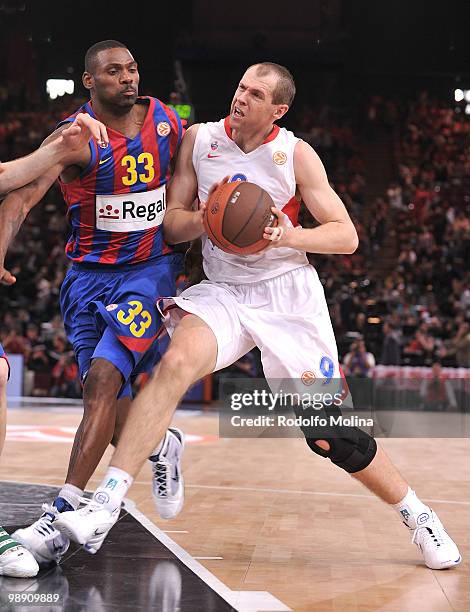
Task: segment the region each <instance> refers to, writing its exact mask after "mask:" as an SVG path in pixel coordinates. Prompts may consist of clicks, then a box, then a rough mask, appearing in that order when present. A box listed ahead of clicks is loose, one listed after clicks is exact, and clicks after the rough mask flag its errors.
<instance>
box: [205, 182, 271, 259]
mask: <svg viewBox="0 0 470 612" xmlns="http://www.w3.org/2000/svg"><path fill="white" fill-rule="evenodd" d="M206 206H207V208H206V212H205V215H204V227H205V230H206V232H207V235H208V236H209V238H210V239H211V241H212V242H213V243H214V244H215V245H216V246H218V247H219V249H222V250H223V251H225V252H226V253H232V254H235V255H251V254H253V253H258V252H259V251H262V250H263V249H265V248H266V247H267V246H268V245H269V240H266V239H265V238H263V233H264V228H265V227H268V226H269V227H275V226H276V225H277V218H276V216H275V215H273V213H272V212H271V207H272V206H274V202H273V200H272V198H271V196H270V195H269V193H268V192H267V191H265V190H264V189H262V188H261V187H259V185H255V184H254V183H247V182H245V181H243V182H240V181H238V182H236V183H223V184H222V185H220V186H219V187H218V189H216V190H215V191H214V193H213V194H212V195H211V196H210V198H209V199H208V200H207V204H206Z"/></svg>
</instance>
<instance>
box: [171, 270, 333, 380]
mask: <svg viewBox="0 0 470 612" xmlns="http://www.w3.org/2000/svg"><path fill="white" fill-rule="evenodd" d="M172 304H176V305H177V306H179V308H174V307H173V308H171V305H172ZM163 306H164V308H163V311H164V313H165V321H164V322H165V325H166V328H167V330H168V333H169V334H170V336H171V334H172V332H173V330H174V329H175V326H176V325H177V323H178V321H179V320H180V319H181V318H182V316H184V313H182V312H181V310H183V311H186V312H189V313H192V314H195V315H197V316H198V317H200V318H201V319H202V320H203V321H204V322H205V323H206V324H207V325H208V326H209V327H210V328H211V330H212V331H213V332H214V335H215V337H216V339H217V349H218V353H217V362H216V366H215V369H214V371H216V370H220V369H222V368H225V367H227V366H229V365H231V364H232V363H234V362H235V361H237V360H238V359H240V357H242V356H243V355H245V354H246V353H248V352H249V351H250V350H251V349H252V348H253V347H254V346H258V347H259V349H260V351H261V360H262V363H263V369H264V373H265V376H266V378H267V380H268V381H270V382H271V381H272V380H273V379H295V380H297V381H302V382H303V384H305V385H310V384H311V383H312V381H313V380H316V379H325V378H326V379H331V378H334V379H336V380H338V379H339V378H340V371H339V363H338V351H337V348H336V341H335V337H334V333H333V328H332V325H331V321H330V316H329V312H328V307H327V304H326V300H325V294H324V291H323V286H322V284H321V283H320V280H319V278H318V274H317V272H316V270H315V269H314V268H313V267H312V266H310V265H307V266H302V267H300V268H296V269H295V270H291V271H289V272H286V273H284V274H281V275H280V276H275V277H274V278H270V279H267V280H263V281H260V282H257V283H248V284H242V285H231V284H226V283H214V282H211V281H208V280H205V281H202V282H201V283H199V284H198V285H193V286H192V287H189V288H188V289H186V290H185V291H183V292H182V293H181V295H180V296H178V297H175V298H168V299H165V300H164V301H163ZM169 306H170V308H168V307H169ZM180 309H181V310H180Z"/></svg>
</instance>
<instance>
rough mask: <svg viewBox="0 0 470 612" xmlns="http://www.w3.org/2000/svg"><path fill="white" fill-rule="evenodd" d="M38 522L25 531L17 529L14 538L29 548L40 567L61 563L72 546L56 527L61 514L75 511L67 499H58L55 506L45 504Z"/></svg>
mask: <svg viewBox="0 0 470 612" xmlns="http://www.w3.org/2000/svg"><path fill="white" fill-rule="evenodd" d="M42 509H43V510H44V514H42V515H41V516H40V517H39V519H38V520H37V521H35V522H34V523H33V524H32V525H30V526H29V527H26V528H25V529H17V530H16V531H15V533H14V534H12V537H13V538H14V539H15V540H16V541H17V542H19V543H20V544H22V545H23V546H24V547H25V548H27V549H28V550H29V551H30V552H31V553H32V554H33V556H34V558H35V559H36V561H37V562H38V563H39V565H49V564H50V563H59V562H60V560H61V558H62V556H63V555H64V554H65V553H66V552H67V550H68V547H69V546H70V540H69V539H68V538H67V537H65V536H63V535H62V534H61V533H60V531H58V530H57V529H56V528H55V527H54V521H55V520H56V518H57V516H58V514H59V512H63V511H66V510H67V509H70V510H73V508H72V506H70V504H69V503H68V502H66V501H65V499H62V498H61V497H58V498H57V499H56V500H55V501H54V505H52V506H51V505H49V504H43V505H42Z"/></svg>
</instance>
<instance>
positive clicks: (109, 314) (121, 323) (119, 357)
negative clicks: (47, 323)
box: [60, 253, 182, 397]
mask: <svg viewBox="0 0 470 612" xmlns="http://www.w3.org/2000/svg"><path fill="white" fill-rule="evenodd" d="M181 268H182V255H181V254H179V253H173V254H171V255H167V256H165V257H162V258H161V259H160V260H157V261H153V262H151V263H143V264H135V265H126V266H119V267H114V266H113V268H112V269H109V268H106V267H105V266H104V265H96V266H94V265H92V264H73V266H72V267H71V269H70V270H69V271H68V272H67V275H66V277H65V279H64V282H63V284H62V287H61V291H60V306H61V310H62V317H63V321H64V327H65V332H66V334H67V337H68V339H69V341H70V342H71V344H72V346H73V349H74V351H75V356H76V358H77V361H78V366H79V370H80V376H81V379H82V381H83V380H84V379H85V377H86V375H87V373H88V370H89V369H90V365H91V361H92V360H93V359H97V358H101V359H106V360H107V361H109V362H111V363H112V364H113V365H114V366H115V367H116V368H117V369H118V370H119V371H120V372H121V374H122V378H123V385H122V387H121V390H120V393H119V397H125V396H132V386H131V385H132V380H133V378H135V377H136V376H137V375H138V374H141V373H144V372H146V373H150V372H151V371H152V369H153V367H154V366H155V364H156V363H158V361H159V360H160V358H161V351H162V350H163V344H162V343H159V342H158V341H157V337H158V335H159V333H160V331H161V317H160V314H159V311H158V309H157V308H156V306H155V302H156V300H157V298H158V297H161V296H167V295H174V294H175V279H176V277H177V275H178V274H180V272H181Z"/></svg>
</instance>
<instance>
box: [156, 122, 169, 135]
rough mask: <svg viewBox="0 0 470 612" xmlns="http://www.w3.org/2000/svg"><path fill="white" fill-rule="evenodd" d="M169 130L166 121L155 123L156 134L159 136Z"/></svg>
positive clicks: (167, 132)
mask: <svg viewBox="0 0 470 612" xmlns="http://www.w3.org/2000/svg"><path fill="white" fill-rule="evenodd" d="M170 132H171V127H170V124H169V123H167V122H166V121H160V123H159V124H158V125H157V134H158V135H159V136H168V134H169V133H170Z"/></svg>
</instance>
